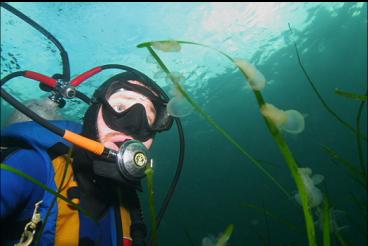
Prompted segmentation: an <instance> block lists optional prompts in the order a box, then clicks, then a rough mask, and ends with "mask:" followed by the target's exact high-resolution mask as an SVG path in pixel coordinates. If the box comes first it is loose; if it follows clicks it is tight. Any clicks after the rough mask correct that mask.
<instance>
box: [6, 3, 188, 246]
mask: <svg viewBox="0 0 368 246" xmlns="http://www.w3.org/2000/svg"><path fill="white" fill-rule="evenodd" d="M1 7H3V8H5V9H7V10H8V11H10V12H11V13H13V14H14V15H16V16H18V17H20V18H21V19H23V20H24V21H26V22H27V23H29V24H30V25H31V26H32V27H34V28H36V29H37V30H39V31H40V32H41V33H42V34H44V35H45V36H46V37H47V38H49V40H51V41H52V42H53V43H54V44H55V45H56V46H57V47H58V49H59V50H60V54H61V58H62V63H63V73H62V74H55V75H53V76H52V77H48V76H46V75H43V74H39V73H36V72H33V71H18V72H15V73H12V74H9V75H7V76H5V77H4V78H2V79H1V86H2V88H1V97H2V98H3V99H5V100H6V101H7V102H8V103H10V104H11V105H12V106H14V107H15V108H16V109H17V110H19V111H20V112H22V113H23V114H24V115H26V116H27V117H29V118H30V119H32V120H33V121H27V122H17V123H14V124H11V125H10V126H8V127H6V128H4V129H2V131H1V163H2V164H1V180H0V182H1V193H0V219H1V245H38V244H40V245H86V246H87V245H123V246H130V245H133V246H143V245H147V244H150V243H151V241H150V240H151V239H150V238H148V240H147V235H148V233H147V227H146V225H145V222H144V220H143V216H142V211H141V207H140V202H139V197H138V194H137V191H142V187H141V180H142V178H144V176H145V170H146V168H148V167H152V166H153V160H152V157H151V155H150V153H149V148H150V147H151V145H152V143H153V138H154V136H155V134H156V133H159V132H163V131H167V130H169V129H170V128H171V127H172V125H173V122H174V121H175V123H176V124H177V127H178V132H179V137H180V153H179V160H178V166H177V169H176V173H175V176H174V178H173V180H172V182H171V185H170V187H169V190H168V193H167V195H166V197H165V199H164V202H163V205H162V206H161V209H160V211H159V213H158V216H157V221H156V225H157V227H158V226H159V224H160V221H161V219H162V217H163V215H164V212H165V210H166V208H167V206H168V203H169V201H170V199H171V197H172V195H173V192H174V190H175V187H176V184H177V182H178V179H179V176H180V173H181V169H182V166H183V156H184V135H183V130H182V127H181V124H180V121H179V119H178V118H173V117H172V116H170V114H169V113H168V111H167V104H168V102H169V98H168V96H167V95H166V94H165V92H164V91H163V90H162V89H161V88H160V87H159V86H158V85H157V84H156V83H155V82H154V81H153V80H151V79H150V78H149V77H148V76H146V75H145V74H143V73H142V72H140V71H138V70H135V69H133V68H131V67H128V66H124V65H119V64H108V65H103V66H99V67H95V68H93V69H91V70H89V71H87V72H85V73H83V74H81V75H79V76H77V77H76V78H74V79H72V80H71V78H70V71H69V70H70V69H69V61H68V56H67V53H66V51H65V50H64V49H63V47H62V45H61V44H60V43H59V42H58V41H57V40H56V39H55V38H54V37H53V36H52V35H51V34H50V33H48V32H47V31H46V30H45V29H43V28H42V27H41V26H40V25H38V24H37V23H35V22H34V21H33V20H31V19H30V18H29V17H27V16H25V15H24V14H23V13H21V12H19V11H18V10H16V9H15V8H13V7H12V6H10V5H8V4H6V3H1ZM106 69H120V70H124V71H123V72H120V73H118V74H116V75H114V76H112V77H111V78H109V79H107V80H106V81H105V82H104V83H103V84H102V85H101V86H99V88H97V90H96V91H95V92H94V94H93V96H92V98H89V97H87V96H86V95H84V94H83V93H81V92H80V91H78V90H77V89H76V87H77V86H78V85H80V84H81V83H83V82H84V81H85V80H87V79H88V78H89V77H91V76H93V75H95V74H97V73H99V72H101V71H103V70H106ZM16 77H25V78H29V79H32V80H36V81H39V82H40V88H41V89H42V90H44V91H50V92H51V95H50V96H49V100H51V101H53V102H54V103H57V104H58V105H59V107H63V106H64V105H65V103H66V101H65V99H70V98H74V97H76V98H79V99H81V100H82V101H84V102H86V103H88V104H89V107H88V109H87V111H86V113H85V115H84V118H83V124H82V125H81V124H78V123H75V122H72V121H67V120H52V121H49V120H45V119H44V118H42V117H41V116H40V115H39V114H37V113H35V112H34V111H32V110H31V109H29V108H27V107H26V106H25V105H23V104H22V103H21V102H19V101H18V100H17V99H15V98H14V97H13V96H11V95H10V94H8V93H7V92H6V91H5V90H4V88H3V85H4V84H5V83H6V82H8V81H9V80H11V79H13V78H16ZM11 170H16V171H11ZM19 172H21V173H23V174H27V175H29V176H30V177H32V178H33V180H34V181H33V182H30V181H29V180H28V179H25V178H24V176H22V175H20V174H19ZM37 182H38V183H41V184H44V185H45V186H47V187H48V189H51V190H53V191H54V192H57V193H58V194H59V197H57V196H55V195H54V194H52V193H51V192H49V191H47V190H44V188H42V187H41V186H40V185H39V184H36V183H37ZM60 195H61V196H63V197H64V199H62V198H63V197H60ZM65 198H66V199H68V200H69V202H67V201H66V200H65ZM70 201H72V202H73V203H74V205H71V204H70Z"/></svg>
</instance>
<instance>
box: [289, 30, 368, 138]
mask: <svg viewBox="0 0 368 246" xmlns="http://www.w3.org/2000/svg"><path fill="white" fill-rule="evenodd" d="M288 25H289V30H290V32H291V33H292V32H293V31H292V30H291V26H290V23H288ZM294 47H295V51H296V55H297V57H298V62H299V66H300V68H301V69H302V71H303V73H304V75H305V77H306V78H307V80H308V82H309V84H310V86H311V87H312V89H313V91H314V93H315V94H316V95H317V97H318V99H319V100H320V102H321V103H322V105H323V107H324V108H325V109H326V110H327V112H329V113H330V114H331V115H332V116H333V117H335V119H336V120H337V121H338V122H340V123H341V124H342V125H343V126H345V127H346V128H348V129H349V130H350V131H352V132H353V133H355V134H357V129H354V127H352V126H351V125H350V124H349V123H347V122H346V121H344V120H343V119H342V118H341V117H340V116H339V115H338V114H337V113H336V112H335V111H333V110H332V109H331V107H330V106H329V105H328V104H327V103H326V101H325V100H324V99H323V97H322V96H321V94H320V93H319V91H318V89H317V87H316V86H315V84H314V82H313V81H312V79H311V78H310V76H309V74H308V73H307V71H306V70H305V68H304V66H303V63H302V60H301V58H300V54H299V50H298V46H297V45H296V43H295V42H294ZM358 136H360V137H361V138H363V139H364V140H365V141H367V136H365V135H363V134H361V133H360V134H359V135H358Z"/></svg>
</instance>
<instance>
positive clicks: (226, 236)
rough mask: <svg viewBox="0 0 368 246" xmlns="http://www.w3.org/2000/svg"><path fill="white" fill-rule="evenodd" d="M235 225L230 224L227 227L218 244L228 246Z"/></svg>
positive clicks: (217, 245) (218, 245)
mask: <svg viewBox="0 0 368 246" xmlns="http://www.w3.org/2000/svg"><path fill="white" fill-rule="evenodd" d="M233 230H234V225H233V224H230V225H228V226H227V227H226V229H225V231H224V233H222V234H221V236H220V237H219V238H218V240H217V242H216V246H226V244H227V241H229V239H230V237H231V234H232V233H233Z"/></svg>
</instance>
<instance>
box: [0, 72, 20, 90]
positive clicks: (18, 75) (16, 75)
mask: <svg viewBox="0 0 368 246" xmlns="http://www.w3.org/2000/svg"><path fill="white" fill-rule="evenodd" d="M25 73H26V72H25V71H19V72H15V73H11V74H8V75H6V76H5V77H4V78H3V79H2V80H1V82H0V84H1V87H2V86H3V85H4V84H5V83H6V82H8V80H11V79H14V78H15V77H20V76H24V74H25Z"/></svg>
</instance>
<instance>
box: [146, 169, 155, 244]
mask: <svg viewBox="0 0 368 246" xmlns="http://www.w3.org/2000/svg"><path fill="white" fill-rule="evenodd" d="M145 173H146V176H147V192H148V199H149V208H150V214H151V227H152V228H151V230H152V232H151V234H152V241H151V242H152V245H154V246H155V245H157V224H156V221H157V219H156V209H155V197H154V191H153V169H152V167H150V166H147V168H146V170H145Z"/></svg>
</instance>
